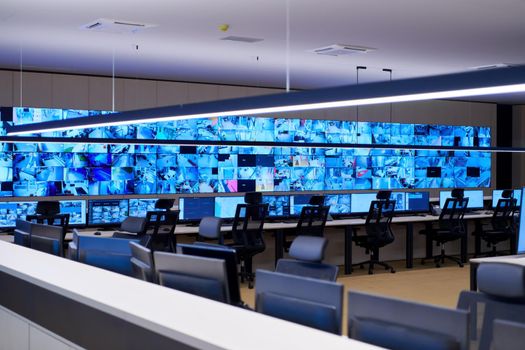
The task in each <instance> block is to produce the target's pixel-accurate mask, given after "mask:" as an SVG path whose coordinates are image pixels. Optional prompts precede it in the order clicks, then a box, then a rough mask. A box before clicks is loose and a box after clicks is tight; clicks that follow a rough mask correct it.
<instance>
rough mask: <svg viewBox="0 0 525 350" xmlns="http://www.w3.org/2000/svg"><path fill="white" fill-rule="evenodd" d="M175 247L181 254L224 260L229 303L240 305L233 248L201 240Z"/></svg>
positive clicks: (235, 256)
mask: <svg viewBox="0 0 525 350" xmlns="http://www.w3.org/2000/svg"><path fill="white" fill-rule="evenodd" d="M177 249H180V251H181V252H182V254H186V255H195V256H202V257H204V258H214V259H221V260H224V261H225V263H226V274H227V276H228V290H229V292H230V303H231V304H232V305H242V299H241V292H240V286H239V276H238V274H237V253H236V251H235V249H233V248H230V247H227V246H223V245H219V244H210V243H201V242H197V243H195V244H179V245H178V246H177Z"/></svg>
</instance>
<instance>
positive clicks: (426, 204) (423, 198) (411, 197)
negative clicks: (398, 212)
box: [406, 191, 430, 213]
mask: <svg viewBox="0 0 525 350" xmlns="http://www.w3.org/2000/svg"><path fill="white" fill-rule="evenodd" d="M406 208H407V212H410V213H426V212H428V211H430V193H429V192H428V191H421V192H406Z"/></svg>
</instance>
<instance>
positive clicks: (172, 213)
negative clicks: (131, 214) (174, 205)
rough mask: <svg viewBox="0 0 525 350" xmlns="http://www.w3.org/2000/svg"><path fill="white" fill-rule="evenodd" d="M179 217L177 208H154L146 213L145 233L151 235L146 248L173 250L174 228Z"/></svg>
mask: <svg viewBox="0 0 525 350" xmlns="http://www.w3.org/2000/svg"><path fill="white" fill-rule="evenodd" d="M178 219H179V210H169V209H167V210H155V211H148V212H147V213H146V227H147V231H146V234H149V235H150V236H151V239H150V240H149V245H148V248H150V249H151V250H154V251H156V250H160V251H168V252H173V253H174V252H175V250H176V247H177V236H176V235H175V228H176V226H177V221H178Z"/></svg>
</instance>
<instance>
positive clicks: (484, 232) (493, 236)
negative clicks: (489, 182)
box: [474, 190, 517, 256]
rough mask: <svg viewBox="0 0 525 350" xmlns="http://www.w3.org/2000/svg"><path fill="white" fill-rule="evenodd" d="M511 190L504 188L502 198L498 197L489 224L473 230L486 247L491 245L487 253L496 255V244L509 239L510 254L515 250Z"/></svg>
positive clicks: (514, 203) (513, 204)
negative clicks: (490, 249) (477, 230)
mask: <svg viewBox="0 0 525 350" xmlns="http://www.w3.org/2000/svg"><path fill="white" fill-rule="evenodd" d="M512 194H513V191H512V190H504V191H503V193H502V198H500V199H498V203H497V205H496V207H495V208H494V213H493V214H492V218H491V221H490V226H489V227H487V228H483V227H482V229H481V231H480V232H476V231H475V232H474V235H479V236H480V238H481V239H482V240H484V241H485V242H487V247H489V248H490V247H492V251H491V252H489V253H488V254H487V255H489V256H496V255H498V253H497V250H496V245H497V244H498V243H500V242H503V241H507V240H510V242H511V248H510V251H511V254H512V252H515V251H516V250H515V247H514V246H515V244H516V230H515V226H514V217H513V214H514V211H515V210H516V202H517V201H516V199H515V198H511V196H512Z"/></svg>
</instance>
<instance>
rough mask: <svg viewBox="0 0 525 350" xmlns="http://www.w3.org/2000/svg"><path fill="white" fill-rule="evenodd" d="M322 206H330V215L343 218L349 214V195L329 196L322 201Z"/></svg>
mask: <svg viewBox="0 0 525 350" xmlns="http://www.w3.org/2000/svg"><path fill="white" fill-rule="evenodd" d="M324 205H326V206H330V211H329V213H330V215H332V216H344V215H349V214H350V194H331V195H327V196H326V197H325V199H324Z"/></svg>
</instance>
